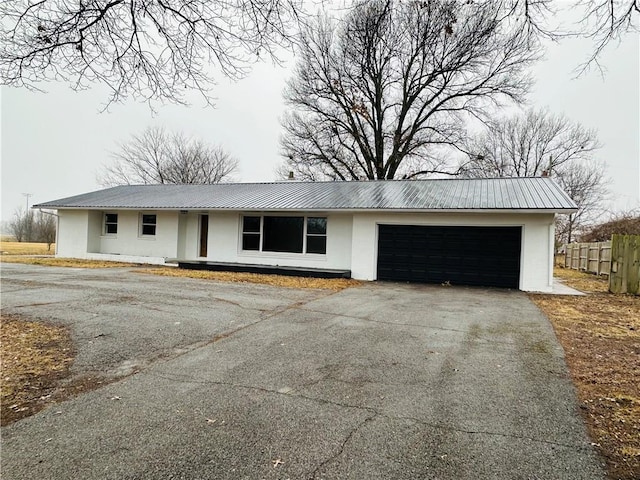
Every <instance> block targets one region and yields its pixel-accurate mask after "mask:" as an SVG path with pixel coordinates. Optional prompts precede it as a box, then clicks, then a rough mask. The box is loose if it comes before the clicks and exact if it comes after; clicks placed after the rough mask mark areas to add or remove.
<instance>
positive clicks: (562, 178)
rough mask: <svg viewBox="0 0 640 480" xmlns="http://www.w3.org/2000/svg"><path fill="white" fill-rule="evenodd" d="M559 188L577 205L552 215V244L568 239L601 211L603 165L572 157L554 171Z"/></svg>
mask: <svg viewBox="0 0 640 480" xmlns="http://www.w3.org/2000/svg"><path fill="white" fill-rule="evenodd" d="M556 179H557V180H558V183H559V184H560V185H561V186H562V188H563V189H564V190H565V192H567V193H568V194H569V196H570V197H571V198H572V199H573V201H574V202H576V205H578V211H577V212H576V213H571V214H569V215H560V216H558V218H557V219H556V244H558V245H560V244H563V243H571V242H573V241H574V240H575V237H576V234H577V233H580V231H584V229H585V228H586V227H587V226H588V225H590V224H593V222H595V221H597V220H598V219H599V218H600V217H601V215H602V214H603V213H604V210H603V205H604V202H605V200H606V199H607V196H608V191H607V187H608V180H607V179H606V177H605V172H604V165H603V164H602V163H597V162H596V161H595V160H592V159H589V160H582V161H578V160H573V161H571V162H568V163H566V164H564V165H563V166H562V167H561V168H560V169H558V171H557V172H556Z"/></svg>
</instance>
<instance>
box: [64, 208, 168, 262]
mask: <svg viewBox="0 0 640 480" xmlns="http://www.w3.org/2000/svg"><path fill="white" fill-rule="evenodd" d="M104 213H105V212H103V211H98V210H90V211H87V210H59V211H58V215H59V220H58V221H59V232H58V245H57V254H56V255H57V256H58V257H71V258H109V259H111V260H114V259H116V260H117V259H118V258H113V257H115V256H127V257H128V258H129V260H130V261H144V257H153V258H155V259H156V260H153V263H158V260H157V258H175V257H176V256H177V249H178V215H179V214H178V212H154V211H149V212H144V213H152V214H155V215H156V234H155V235H154V236H142V235H141V234H140V214H141V213H142V212H138V211H127V210H112V211H111V210H110V211H109V213H117V214H118V233H117V234H115V235H105V234H104V231H103V230H104ZM101 255H102V256H103V257H101ZM106 256H109V257H106ZM137 257H142V258H141V259H136V258H137ZM123 260H124V258H123Z"/></svg>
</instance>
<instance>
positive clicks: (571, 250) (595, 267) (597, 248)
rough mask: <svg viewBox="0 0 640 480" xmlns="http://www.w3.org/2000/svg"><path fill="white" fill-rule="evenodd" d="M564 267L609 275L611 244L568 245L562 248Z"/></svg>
mask: <svg viewBox="0 0 640 480" xmlns="http://www.w3.org/2000/svg"><path fill="white" fill-rule="evenodd" d="M564 248H565V250H564V267H565V268H571V269H573V270H582V271H583V272H590V273H595V274H596V275H609V271H610V269H611V242H594V243H570V244H568V245H565V246H564Z"/></svg>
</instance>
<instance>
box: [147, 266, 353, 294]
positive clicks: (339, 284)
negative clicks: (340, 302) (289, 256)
mask: <svg viewBox="0 0 640 480" xmlns="http://www.w3.org/2000/svg"><path fill="white" fill-rule="evenodd" d="M136 271H138V272H141V273H151V274H154V275H162V276H166V277H188V278H201V279H205V280H216V281H219V282H237V283H260V284H264V285H272V286H275V287H287V288H319V289H326V290H334V291H339V290H342V289H345V288H349V287H356V286H358V285H360V284H361V283H362V282H360V281H358V280H353V279H349V278H309V277H289V276H285V275H265V274H259V273H241V272H212V271H208V270H188V269H182V268H166V267H165V268H149V269H145V270H136Z"/></svg>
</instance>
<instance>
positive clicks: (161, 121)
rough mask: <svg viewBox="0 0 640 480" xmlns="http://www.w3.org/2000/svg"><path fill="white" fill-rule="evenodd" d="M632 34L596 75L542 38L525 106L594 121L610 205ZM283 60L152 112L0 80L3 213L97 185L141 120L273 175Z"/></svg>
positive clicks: (631, 125)
mask: <svg viewBox="0 0 640 480" xmlns="http://www.w3.org/2000/svg"><path fill="white" fill-rule="evenodd" d="M639 43H640V42H639V38H638V35H627V36H626V37H625V38H624V40H623V42H622V43H621V44H619V45H617V44H615V45H611V46H610V47H608V48H607V50H606V52H605V54H604V55H603V56H602V58H601V62H602V64H603V66H604V67H605V68H606V72H605V73H604V76H601V75H600V73H599V72H597V71H591V72H589V73H587V74H585V75H582V76H580V77H578V78H575V72H574V69H575V68H576V67H577V66H578V65H579V64H580V63H581V62H582V61H583V60H584V59H585V58H586V57H587V56H588V54H589V53H590V49H591V48H592V44H591V43H590V42H589V41H587V40H571V41H565V42H562V43H561V44H557V45H550V46H549V47H548V50H547V55H546V59H545V60H544V61H541V62H540V63H539V64H538V65H537V66H536V67H535V69H534V70H533V74H534V76H535V78H536V81H537V83H536V86H535V88H534V90H533V92H532V93H531V95H530V104H531V105H534V106H538V107H548V108H549V109H550V110H551V111H553V112H558V113H565V114H566V115H567V116H568V117H569V118H570V119H571V120H574V121H577V122H580V123H582V124H583V125H585V126H586V127H589V128H595V129H597V130H598V137H599V139H600V141H601V142H602V144H603V145H604V146H603V148H602V149H601V150H600V151H599V152H598V153H597V158H598V159H600V160H601V161H603V162H604V163H605V164H606V165H607V173H608V176H609V177H610V178H611V181H612V183H611V190H612V200H611V205H612V208H614V209H616V210H623V209H630V208H635V207H639V206H640V114H639V110H640V78H639V76H640V66H639V59H640V48H639ZM291 67H292V63H291V62H289V63H288V64H287V65H285V66H284V67H276V66H273V65H271V64H259V65H256V66H255V68H254V69H253V73H252V74H251V75H250V76H249V77H248V78H246V79H244V80H241V81H239V82H236V83H234V82H231V81H229V80H226V79H223V78H221V79H220V80H219V84H218V86H217V90H216V92H215V95H216V97H217V102H216V108H211V107H206V108H205V107H203V102H202V100H201V99H200V98H199V97H198V95H197V94H195V93H194V94H193V95H192V96H191V97H190V98H191V101H192V105H191V106H190V107H185V106H175V105H166V106H158V107H157V112H156V113H155V114H153V113H152V112H151V111H150V110H149V108H148V106H147V105H145V104H136V103H134V102H127V103H124V104H117V105H113V106H111V107H110V109H109V111H107V112H104V113H100V109H101V107H102V106H103V102H104V101H105V100H106V98H107V91H106V90H104V89H103V88H100V87H96V88H95V89H93V90H91V91H85V92H74V91H72V90H70V89H69V88H68V87H66V86H65V85H63V84H51V85H46V86H45V87H43V88H46V90H47V93H40V92H32V91H28V90H26V89H16V88H7V87H2V89H1V91H0V93H1V97H0V102H1V108H2V117H1V122H2V123H1V129H2V136H1V152H2V162H1V167H2V170H1V175H2V220H8V219H10V217H11V216H12V214H13V212H14V211H15V209H16V208H17V207H19V206H26V202H27V198H26V197H25V196H24V195H23V194H25V193H29V194H31V195H32V196H31V197H30V198H29V205H32V204H34V203H38V202H44V201H48V200H54V199H57V198H62V197H67V196H71V195H75V194H79V193H83V192H88V191H91V190H96V189H99V188H100V185H99V184H98V182H97V180H96V177H97V174H98V172H99V171H100V168H101V165H103V164H105V163H108V162H109V161H110V156H109V155H110V152H111V151H114V150H116V149H117V145H118V143H120V142H124V141H126V140H127V139H128V138H129V137H130V136H131V134H133V133H139V132H141V131H142V130H143V129H144V128H146V127H148V126H163V127H166V128H167V129H168V130H182V131H183V132H185V133H186V134H188V135H193V136H196V137H198V138H200V139H203V140H206V141H208V142H210V143H218V144H221V145H222V146H223V147H224V148H225V149H226V150H228V151H229V152H230V153H232V154H233V155H234V156H235V157H236V158H237V159H238V160H239V165H240V170H239V172H238V173H237V174H236V176H235V180H236V181H242V182H260V181H272V180H274V179H275V173H274V170H275V168H276V167H277V166H278V165H279V163H280V162H281V159H280V157H279V146H278V139H279V136H280V133H281V129H280V123H279V119H280V117H281V115H282V113H283V111H284V105H283V103H282V90H283V88H284V82H285V80H286V78H287V77H288V76H289V71H290V69H291Z"/></svg>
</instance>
